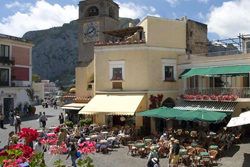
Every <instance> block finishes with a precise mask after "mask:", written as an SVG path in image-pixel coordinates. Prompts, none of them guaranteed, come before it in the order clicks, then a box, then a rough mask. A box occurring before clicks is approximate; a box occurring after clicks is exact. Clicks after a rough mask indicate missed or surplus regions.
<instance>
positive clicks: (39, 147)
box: [34, 137, 45, 164]
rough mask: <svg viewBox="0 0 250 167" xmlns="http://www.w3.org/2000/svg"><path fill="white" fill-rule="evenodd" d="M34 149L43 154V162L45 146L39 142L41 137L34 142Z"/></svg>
mask: <svg viewBox="0 0 250 167" xmlns="http://www.w3.org/2000/svg"><path fill="white" fill-rule="evenodd" d="M34 150H35V151H36V152H38V153H40V154H41V155H42V156H43V160H42V163H43V164H45V161H44V151H45V146H44V145H43V144H42V143H41V137H38V138H37V140H36V143H35V145H34Z"/></svg>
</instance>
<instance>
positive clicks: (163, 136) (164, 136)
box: [160, 133, 168, 141]
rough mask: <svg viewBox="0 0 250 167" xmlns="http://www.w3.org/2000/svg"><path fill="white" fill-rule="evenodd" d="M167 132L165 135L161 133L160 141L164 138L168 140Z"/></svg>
mask: <svg viewBox="0 0 250 167" xmlns="http://www.w3.org/2000/svg"><path fill="white" fill-rule="evenodd" d="M167 139H168V138H167V134H166V133H163V135H161V137H160V141H164V140H167Z"/></svg>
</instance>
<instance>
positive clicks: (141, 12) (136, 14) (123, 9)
mask: <svg viewBox="0 0 250 167" xmlns="http://www.w3.org/2000/svg"><path fill="white" fill-rule="evenodd" d="M116 3H117V4H118V5H119V6H120V11H119V16H120V17H129V18H133V19H135V18H140V19H141V18H143V17H145V16H146V15H151V16H152V15H154V16H159V15H158V14H153V13H154V12H155V11H156V9H155V8H154V7H152V6H150V7H147V6H145V5H138V4H135V3H133V2H127V3H120V2H116Z"/></svg>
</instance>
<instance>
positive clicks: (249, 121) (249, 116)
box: [227, 111, 250, 127]
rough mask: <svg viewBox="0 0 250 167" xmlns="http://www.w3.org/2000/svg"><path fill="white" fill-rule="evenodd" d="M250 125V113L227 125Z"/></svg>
mask: <svg viewBox="0 0 250 167" xmlns="http://www.w3.org/2000/svg"><path fill="white" fill-rule="evenodd" d="M247 124H250V111H247V112H244V113H241V114H240V116H239V117H233V118H231V120H230V121H229V123H228V124H227V127H235V126H241V125H247Z"/></svg>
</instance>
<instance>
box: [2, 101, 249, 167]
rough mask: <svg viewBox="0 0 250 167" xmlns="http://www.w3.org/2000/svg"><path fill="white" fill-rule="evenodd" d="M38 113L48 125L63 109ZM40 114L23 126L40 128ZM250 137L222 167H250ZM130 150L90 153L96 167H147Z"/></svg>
mask: <svg viewBox="0 0 250 167" xmlns="http://www.w3.org/2000/svg"><path fill="white" fill-rule="evenodd" d="M36 108H37V110H36V113H38V111H42V112H43V111H45V112H46V115H47V116H48V121H47V127H49V126H52V125H58V124H59V121H58V115H59V114H60V113H61V112H63V110H62V109H60V108H59V109H57V110H55V109H52V108H46V109H43V108H42V107H41V106H37V107H36ZM37 119H38V116H37V115H32V116H26V117H22V127H31V128H38V127H39V125H38V122H37ZM5 127H6V129H4V130H3V129H0V141H1V143H0V148H3V146H4V145H5V144H7V138H8V133H9V132H10V131H12V130H14V127H13V126H9V125H8V124H5ZM249 141H250V138H245V139H244V140H243V142H242V143H241V144H235V145H234V146H233V147H232V149H231V150H229V151H225V153H224V156H223V157H222V158H221V159H219V160H218V165H215V166H220V167H250V142H249ZM127 152H128V147H127V146H121V148H114V149H113V150H112V151H109V153H108V154H102V153H95V155H90V157H91V158H93V160H94V162H93V164H94V165H95V167H145V166H146V163H147V159H146V158H139V157H132V156H131V155H130V153H129V155H127ZM51 157H52V156H51V155H49V154H48V153H45V162H46V163H48V162H49V160H50V159H51ZM61 158H62V159H63V161H64V163H63V164H65V165H71V160H70V158H69V159H68V160H67V161H66V160H65V158H66V155H63V156H61ZM56 159H58V156H55V157H53V159H52V161H51V163H50V165H49V166H53V165H52V164H53V162H54V161H55V160H56ZM167 162H168V159H167V158H161V159H160V164H161V167H167V166H168V163H167Z"/></svg>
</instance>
